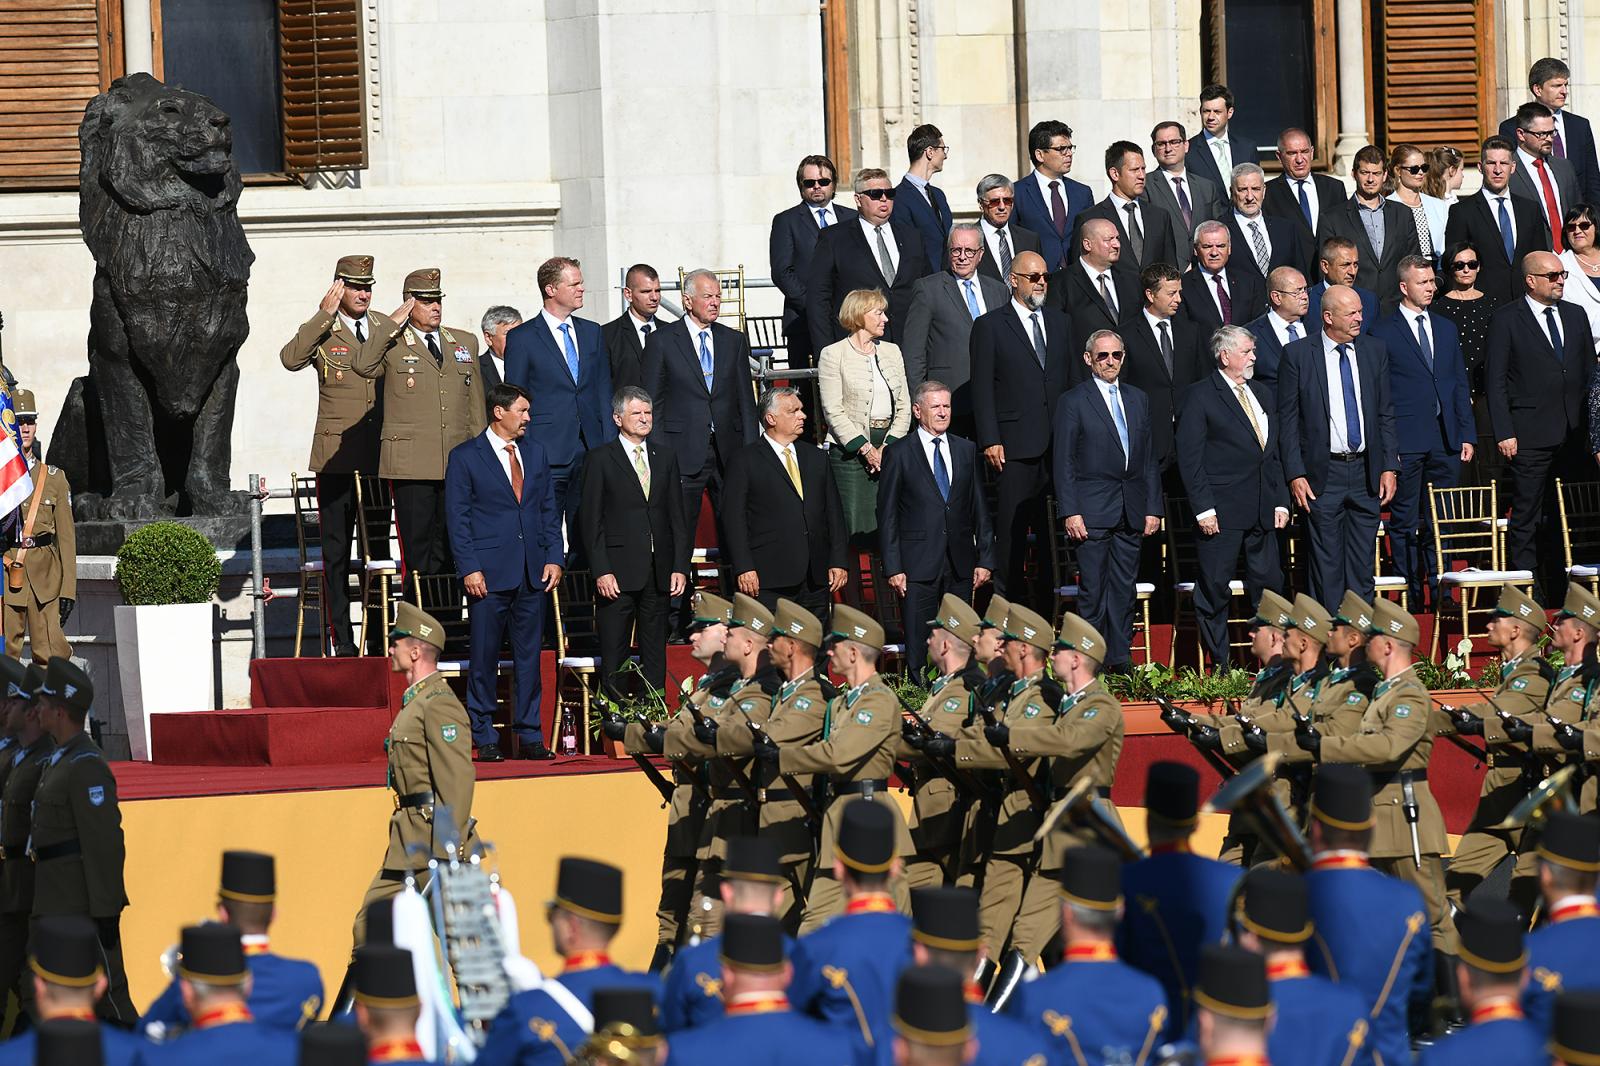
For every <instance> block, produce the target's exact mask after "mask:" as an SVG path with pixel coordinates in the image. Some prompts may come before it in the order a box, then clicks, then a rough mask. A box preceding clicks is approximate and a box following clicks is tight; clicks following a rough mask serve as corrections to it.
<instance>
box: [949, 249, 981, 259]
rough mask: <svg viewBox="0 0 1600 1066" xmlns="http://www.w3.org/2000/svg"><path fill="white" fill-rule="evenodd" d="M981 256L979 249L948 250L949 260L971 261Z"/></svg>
mask: <svg viewBox="0 0 1600 1066" xmlns="http://www.w3.org/2000/svg"><path fill="white" fill-rule="evenodd" d="M982 254H983V250H982V249H981V248H952V249H950V258H951V259H971V258H972V257H973V256H975V255H982Z"/></svg>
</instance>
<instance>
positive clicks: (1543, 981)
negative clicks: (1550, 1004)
mask: <svg viewBox="0 0 1600 1066" xmlns="http://www.w3.org/2000/svg"><path fill="white" fill-rule="evenodd" d="M1533 979H1534V981H1535V982H1537V983H1538V985H1539V987H1540V988H1542V989H1544V990H1545V991H1546V992H1549V993H1550V994H1551V995H1554V994H1556V993H1557V992H1560V991H1561V975H1560V974H1559V973H1557V972H1556V971H1554V970H1551V969H1547V968H1545V967H1543V966H1535V967H1534V968H1533Z"/></svg>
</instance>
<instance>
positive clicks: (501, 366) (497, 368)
mask: <svg viewBox="0 0 1600 1066" xmlns="http://www.w3.org/2000/svg"><path fill="white" fill-rule="evenodd" d="M485 354H487V355H488V356H489V362H491V363H493V364H494V372H495V373H496V374H499V375H500V380H501V381H505V379H506V361H505V360H504V359H502V358H500V357H499V356H498V355H495V354H494V349H493V348H490V349H488V350H487V352H486V353H485Z"/></svg>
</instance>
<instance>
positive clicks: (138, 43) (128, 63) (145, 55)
mask: <svg viewBox="0 0 1600 1066" xmlns="http://www.w3.org/2000/svg"><path fill="white" fill-rule="evenodd" d="M153 2H154V0H122V66H123V73H125V74H139V73H144V74H153V73H154V72H155V45H154V42H153V41H152V40H151V35H152V33H153V32H154V31H153V30H152V28H151V25H150V5H151V3H153Z"/></svg>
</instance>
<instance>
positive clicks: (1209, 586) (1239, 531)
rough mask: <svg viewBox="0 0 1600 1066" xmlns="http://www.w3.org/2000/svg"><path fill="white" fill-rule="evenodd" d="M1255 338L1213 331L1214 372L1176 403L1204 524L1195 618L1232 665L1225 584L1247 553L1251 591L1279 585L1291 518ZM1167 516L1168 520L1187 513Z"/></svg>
mask: <svg viewBox="0 0 1600 1066" xmlns="http://www.w3.org/2000/svg"><path fill="white" fill-rule="evenodd" d="M1255 348H1256V341H1255V337H1254V336H1253V335H1252V334H1251V333H1250V331H1249V330H1247V329H1245V328H1243V327H1242V326H1224V327H1222V328H1220V329H1218V330H1217V332H1216V333H1215V334H1213V335H1212V337H1211V343H1210V355H1211V357H1212V358H1213V359H1214V360H1215V361H1216V367H1217V372H1216V373H1215V374H1207V375H1206V376H1205V377H1203V378H1201V379H1200V380H1199V381H1197V382H1195V383H1194V384H1193V385H1191V386H1189V388H1188V391H1186V392H1185V393H1184V394H1183V398H1182V399H1181V400H1180V401H1179V403H1178V468H1179V469H1180V470H1181V471H1182V472H1183V487H1184V490H1185V491H1186V492H1187V493H1188V495H1189V509H1190V510H1191V511H1192V512H1193V519H1194V522H1195V524H1196V526H1197V527H1198V530H1199V536H1198V537H1197V538H1196V540H1195V554H1196V568H1195V574H1194V582H1195V589H1194V613H1195V624H1196V627H1197V628H1198V629H1199V631H1200V646H1201V647H1202V648H1204V649H1205V653H1206V656H1207V657H1208V658H1209V659H1210V660H1211V661H1212V663H1213V664H1215V665H1218V666H1226V665H1227V663H1228V597H1229V591H1228V583H1229V582H1231V581H1232V580H1233V579H1234V575H1235V574H1236V573H1237V572H1238V568H1239V553H1240V552H1241V551H1243V552H1244V584H1245V595H1246V596H1247V597H1248V598H1249V602H1251V603H1259V602H1260V601H1261V591H1262V590H1263V589H1273V590H1275V591H1276V590H1281V589H1282V587H1283V569H1282V567H1280V566H1279V565H1278V536H1277V533H1276V530H1279V529H1282V528H1283V527H1284V526H1285V525H1287V524H1288V522H1289V493H1288V491H1287V490H1286V489H1285V488H1284V484H1283V466H1282V463H1281V460H1280V455H1279V451H1278V416H1277V404H1276V402H1275V400H1274V397H1273V394H1272V392H1271V391H1270V390H1268V389H1267V387H1266V386H1264V385H1261V384H1259V383H1257V382H1254V381H1251V380H1250V373H1251V369H1252V368H1253V367H1254V365H1255V357H1256V353H1255ZM1189 518H1190V516H1189V515H1170V516H1169V521H1173V522H1182V521H1188V520H1189Z"/></svg>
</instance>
